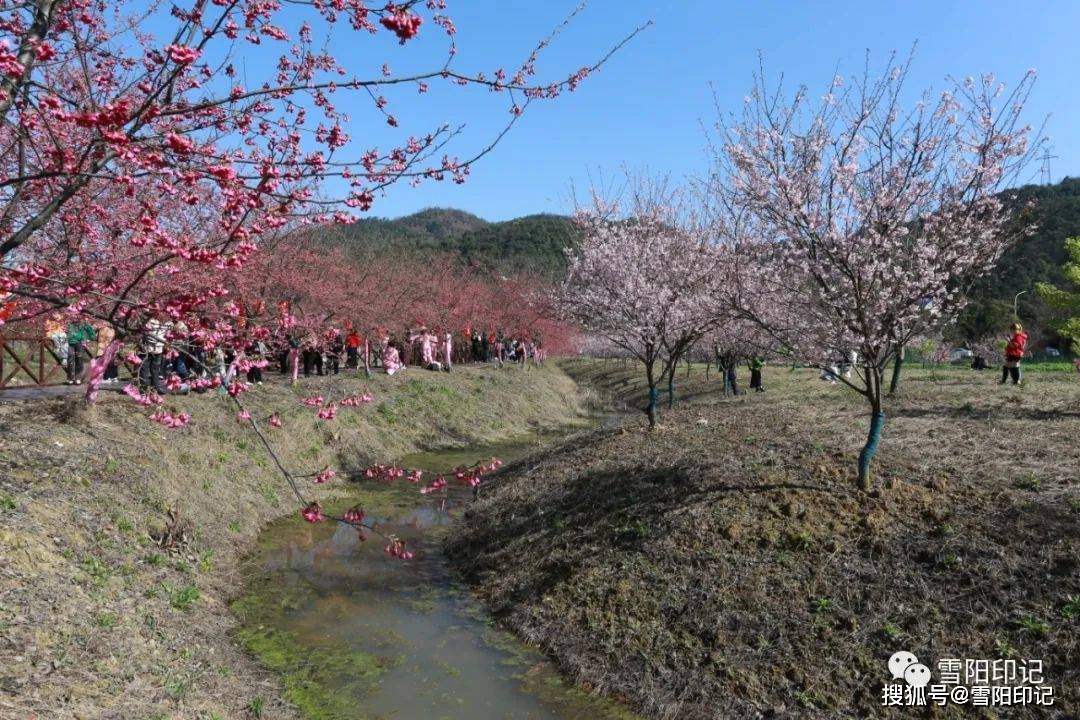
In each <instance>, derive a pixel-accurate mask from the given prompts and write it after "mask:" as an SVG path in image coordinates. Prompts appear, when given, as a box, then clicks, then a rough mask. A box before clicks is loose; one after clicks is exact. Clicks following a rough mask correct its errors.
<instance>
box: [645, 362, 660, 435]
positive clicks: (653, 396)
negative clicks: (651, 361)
mask: <svg viewBox="0 0 1080 720" xmlns="http://www.w3.org/2000/svg"><path fill="white" fill-rule="evenodd" d="M645 377H646V379H647V380H648V382H649V404H648V405H646V406H645V415H646V416H647V417H648V418H649V429H650V430H652V429H653V428H655V427H656V402H657V400H658V399H659V397H660V391H659V390H657V389H656V378H654V377H653V369H652V366H651V365H648V364H646V365H645Z"/></svg>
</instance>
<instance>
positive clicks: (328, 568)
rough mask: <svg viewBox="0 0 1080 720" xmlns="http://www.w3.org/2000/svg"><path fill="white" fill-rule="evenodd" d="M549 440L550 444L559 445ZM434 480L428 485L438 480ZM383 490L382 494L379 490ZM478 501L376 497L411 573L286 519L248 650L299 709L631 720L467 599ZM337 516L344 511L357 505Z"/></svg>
mask: <svg viewBox="0 0 1080 720" xmlns="http://www.w3.org/2000/svg"><path fill="white" fill-rule="evenodd" d="M547 440H551V438H548V439H547ZM544 442H545V439H544V438H537V437H530V438H525V439H522V440H521V441H519V442H514V443H504V444H500V445H492V446H477V447H472V448H468V449H465V450H454V451H447V452H433V453H423V454H420V455H415V456H411V457H406V458H403V459H402V461H401V463H400V465H401V466H402V467H406V468H420V469H423V470H425V471H427V473H436V472H439V471H443V472H445V471H446V470H448V469H450V468H452V467H456V466H459V465H471V464H473V463H475V462H477V461H480V460H484V461H486V460H489V459H490V458H492V457H498V458H500V459H502V460H504V461H511V460H514V459H516V458H519V457H521V456H523V455H525V454H526V453H528V452H530V451H532V450H535V449H536V448H537V446H538V444H541V443H544ZM427 473H425V474H427ZM368 487H370V484H369V486H368ZM470 497H471V491H469V490H467V489H458V488H453V487H452V488H451V489H450V492H449V494H448V495H444V496H442V497H437V496H434V495H426V496H425V495H421V494H420V492H419V488H418V487H416V486H415V485H409V484H407V483H405V484H399V485H394V486H389V485H382V486H379V487H375V488H374V489H367V488H365V489H364V491H363V494H362V496H361V497H360V498H359V500H361V501H362V502H363V503H364V506H365V510H366V511H367V512H368V514H369V518H374V519H376V520H377V521H378V522H379V523H380V525H381V526H382V528H383V530H384V531H388V532H392V533H394V534H396V535H397V536H399V537H401V538H403V539H404V540H406V541H407V543H408V546H409V547H410V548H411V549H413V550H414V551H415V552H416V557H415V559H413V560H412V561H410V562H402V561H401V560H397V559H395V558H392V557H389V556H388V555H387V554H386V553H385V552H384V551H383V546H384V544H385V543H384V542H381V541H380V540H381V539H380V538H378V537H377V536H374V535H371V534H370V533H369V537H368V539H367V541H361V540H360V539H359V538H358V536H357V532H356V531H355V530H354V529H352V528H351V527H348V526H346V525H342V524H338V523H319V524H317V525H312V524H309V523H305V522H304V521H303V520H301V519H300V518H299V516H295V517H288V518H283V519H281V520H279V521H277V522H275V523H273V524H272V525H270V526H269V527H268V528H267V529H266V530H265V531H264V532H263V534H262V535H261V537H260V540H259V549H258V552H257V553H256V555H255V557H254V558H253V559H252V563H253V566H252V569H251V571H250V573H249V584H248V591H247V593H246V594H245V595H244V596H243V597H241V598H240V599H239V600H238V601H237V602H236V603H235V604H234V609H235V610H236V611H237V613H238V615H239V616H240V617H241V619H242V620H243V625H242V628H241V630H240V632H239V636H240V639H241V641H242V642H244V643H245V644H246V645H247V646H248V648H249V649H250V650H252V652H254V653H255V654H256V655H257V656H259V657H260V658H261V659H262V660H263V661H264V662H265V663H266V664H268V665H269V666H270V667H271V668H273V669H275V670H276V671H278V672H279V673H281V674H282V676H283V677H284V679H285V682H286V685H287V687H288V693H287V694H288V697H289V699H290V700H291V701H292V702H294V703H296V704H297V705H299V706H300V707H301V709H302V710H303V712H304V715H305V716H306V717H308V718H315V719H318V720H338V719H341V720H345V719H346V718H347V719H349V720H355V719H358V718H366V719H371V720H383V719H389V718H395V719H400V720H428V719H433V720H434V719H438V720H459V719H460V720H488V719H489V718H490V719H492V720H497V719H500V718H507V719H511V718H512V719H514V720H518V719H521V720H533V719H536V720H541V719H543V720H569V719H573V720H578V719H581V720H585V719H588V720H593V719H596V720H604V719H605V718H622V719H626V718H632V717H633V716H632V715H631V714H630V713H628V712H627V711H626V710H625V709H624V708H622V707H621V706H618V705H617V704H615V703H612V702H609V701H606V700H601V699H597V698H594V697H591V696H589V695H587V694H586V693H584V692H582V691H580V690H578V689H576V688H574V687H571V686H569V685H568V684H567V683H565V682H564V681H563V680H562V679H561V678H560V676H559V674H558V672H557V671H556V670H555V668H554V667H553V666H552V664H551V663H550V662H549V661H547V660H546V659H545V658H544V657H543V656H542V655H541V654H540V653H538V652H537V651H536V650H534V649H532V648H529V647H527V646H525V645H523V644H522V643H520V642H518V641H517V640H516V639H515V638H514V637H513V636H512V635H510V634H509V633H507V632H505V631H502V630H500V629H498V628H496V627H495V626H494V625H493V622H492V621H491V619H490V618H489V617H488V616H487V615H486V613H485V610H484V609H483V607H482V606H481V604H480V603H479V602H478V601H477V600H475V599H473V598H472V597H471V596H470V595H469V593H468V591H467V589H466V588H463V587H461V586H459V585H458V584H457V583H456V582H455V580H454V579H453V577H452V576H451V573H450V571H449V569H448V567H447V565H446V561H445V559H444V557H443V555H442V552H441V549H440V547H441V543H442V540H443V538H444V537H445V534H446V533H447V532H453V525H454V522H455V521H456V519H457V517H458V516H459V515H460V513H461V511H462V509H463V507H464V506H465V505H466V504H467V502H468V501H469V498H470ZM357 500H358V498H356V497H353V498H349V499H346V500H342V501H340V502H338V503H335V504H334V506H333V507H332V508H331V509H333V510H339V509H341V508H344V507H348V506H350V505H352V504H353V503H355V502H357Z"/></svg>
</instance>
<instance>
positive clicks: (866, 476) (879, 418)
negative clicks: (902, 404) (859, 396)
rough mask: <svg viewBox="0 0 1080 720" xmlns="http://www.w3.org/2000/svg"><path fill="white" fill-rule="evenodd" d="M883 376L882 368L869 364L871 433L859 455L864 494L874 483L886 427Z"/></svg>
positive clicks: (867, 375)
mask: <svg viewBox="0 0 1080 720" xmlns="http://www.w3.org/2000/svg"><path fill="white" fill-rule="evenodd" d="M882 375H883V373H882V368H879V367H878V366H877V365H876V364H874V365H873V366H871V365H870V364H869V363H868V364H867V367H866V387H867V391H868V396H867V398H868V399H869V401H870V431H869V432H868V433H867V436H866V444H865V445H863V449H862V452H860V453H859V488H861V489H862V490H863V492H869V491H870V486H871V482H872V476H871V472H870V467H871V464H872V463H873V460H874V455H876V454H877V449H878V443H880V442H881V431H882V430H883V429H884V427H885V413H884V412H882V406H881V381H882V380H883V378H882Z"/></svg>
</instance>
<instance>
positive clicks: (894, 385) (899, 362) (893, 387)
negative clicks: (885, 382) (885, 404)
mask: <svg viewBox="0 0 1080 720" xmlns="http://www.w3.org/2000/svg"><path fill="white" fill-rule="evenodd" d="M903 366H904V348H902V347H901V348H900V349H899V350H897V351H896V357H895V358H894V359H893V366H892V380H890V381H889V396H890V397H892V396H893V395H895V394H896V391H897V390H899V389H900V369H901V368H902V367H903Z"/></svg>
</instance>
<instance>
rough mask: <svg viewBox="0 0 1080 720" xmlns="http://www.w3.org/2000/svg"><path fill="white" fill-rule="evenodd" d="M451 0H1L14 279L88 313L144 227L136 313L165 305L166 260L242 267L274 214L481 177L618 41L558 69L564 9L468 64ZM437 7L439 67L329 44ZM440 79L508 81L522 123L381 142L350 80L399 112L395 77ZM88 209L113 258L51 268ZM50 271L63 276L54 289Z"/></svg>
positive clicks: (6, 252)
mask: <svg viewBox="0 0 1080 720" xmlns="http://www.w3.org/2000/svg"><path fill="white" fill-rule="evenodd" d="M445 7H446V2H445V0H405V1H404V2H397V3H385V4H375V5H370V4H369V3H366V2H363V1H362V0H335V1H334V2H295V3H293V2H290V3H281V2H266V1H264V0H186V1H185V2H177V3H163V4H158V3H149V4H148V3H141V2H135V1H134V0H117V1H115V2H104V0H25V1H23V0H20V1H18V2H16V1H13V0H0V116H2V118H3V122H2V123H0V293H12V294H13V295H14V296H16V297H19V296H21V297H25V298H29V299H33V300H36V301H38V302H50V301H52V300H55V298H56V297H61V298H63V301H62V302H60V303H57V304H60V305H62V306H63V307H65V308H68V309H69V310H70V311H71V312H72V313H73V314H78V313H79V312H80V310H79V308H78V307H77V302H78V300H79V299H80V298H81V297H83V296H85V295H87V294H90V293H106V294H108V293H111V292H113V291H114V290H115V288H113V287H105V286H103V285H102V284H101V283H100V282H99V280H98V278H99V277H100V276H101V275H103V274H105V275H107V274H108V273H107V270H106V269H107V268H109V267H110V266H112V265H113V261H114V259H117V258H120V259H122V260H124V262H125V263H126V264H129V265H130V264H131V263H130V262H129V261H130V257H129V256H130V255H131V254H132V252H131V248H132V246H134V247H135V248H146V247H149V248H151V249H153V250H155V251H156V252H155V257H154V259H153V260H151V261H150V263H149V264H148V265H147V267H144V268H143V269H144V270H145V271H146V272H144V273H138V272H136V273H135V274H134V277H135V278H136V281H135V282H136V284H135V285H133V286H132V288H131V291H130V292H129V293H128V297H127V298H125V303H127V304H126V307H127V308H128V313H129V314H130V315H131V316H137V315H143V316H146V315H147V314H149V313H148V311H147V309H146V308H140V307H139V306H138V302H139V300H138V299H139V297H140V293H138V292H136V290H137V288H138V285H139V283H141V282H142V280H143V279H144V278H146V277H148V276H149V274H150V273H151V272H156V270H157V268H159V267H162V266H166V265H168V266H170V267H173V268H176V267H177V266H180V265H183V264H185V263H196V264H198V265H196V267H199V266H201V268H202V271H203V272H204V274H206V275H211V274H213V273H215V272H217V273H221V272H226V271H228V270H230V269H233V268H235V267H239V266H240V265H241V264H243V262H244V260H245V259H246V257H247V256H249V255H250V254H251V252H252V251H253V249H254V248H255V247H256V246H257V244H258V242H259V241H260V240H261V239H262V238H263V237H264V236H266V235H267V234H268V233H274V232H275V231H277V230H278V229H280V228H282V227H285V226H289V225H290V224H296V223H320V222H350V221H351V220H352V219H353V215H352V214H351V211H352V210H358V211H366V210H368V209H369V208H370V207H371V206H372V204H373V203H374V202H375V201H376V198H377V196H378V194H379V193H380V191H382V190H383V189H385V188H386V187H388V186H389V185H391V184H393V183H395V182H397V181H400V180H403V179H406V180H409V181H412V182H414V183H419V182H422V181H427V180H432V181H439V180H444V179H446V180H452V181H454V182H463V181H464V180H465V179H466V176H467V175H468V172H469V169H470V166H471V165H472V163H473V162H475V161H476V160H477V159H479V158H480V157H482V156H483V155H484V154H486V153H487V152H489V151H490V150H491V149H492V148H493V147H494V145H495V143H497V142H498V141H499V140H500V139H501V138H502V137H503V136H504V135H505V133H506V131H508V130H509V129H510V127H511V126H512V125H513V124H514V123H515V122H517V120H518V118H519V117H520V116H521V114H522V112H523V111H524V110H525V109H526V108H527V107H528V106H529V105H530V104H531V103H533V102H536V101H541V100H545V99H551V98H555V97H558V96H559V95H560V94H561V93H563V92H564V91H568V90H573V89H574V88H576V87H577V86H578V85H579V84H580V83H581V82H582V81H583V80H584V79H585V78H586V77H587V76H588V75H589V74H590V73H591V72H592V71H594V70H595V69H596V68H597V67H598V66H599V65H600V64H601V63H603V62H604V61H605V60H606V59H607V57H609V55H610V53H609V54H608V55H604V56H603V57H602V58H601V59H600V60H599V61H598V62H596V63H593V64H591V65H587V66H585V67H582V68H579V69H574V70H573V71H571V72H569V73H567V74H565V75H561V76H559V77H558V78H557V79H555V80H553V81H543V80H540V79H539V78H538V77H537V72H538V71H537V63H538V59H539V55H540V53H541V52H542V50H543V49H544V48H545V47H547V46H548V44H549V43H550V42H551V41H552V40H553V39H554V37H555V35H557V34H558V32H559V30H561V26H560V28H557V29H556V31H555V32H554V33H552V35H551V36H549V37H548V38H545V39H544V40H543V41H541V42H540V43H539V44H538V45H537V47H536V48H535V49H534V50H533V51H532V52H531V53H529V54H528V56H527V57H526V59H525V61H524V63H522V64H521V65H520V66H517V67H510V68H494V69H491V70H488V71H486V72H485V71H479V70H478V71H474V72H465V71H461V70H458V69H456V67H455V64H454V56H455V54H456V45H455V42H454V39H455V37H456V30H455V27H454V24H453V22H452V21H451V19H450V18H449V17H448V16H447V15H446V14H445V12H444V10H445ZM575 14H576V13H575ZM571 17H573V16H571ZM425 26H435V27H436V28H438V29H439V31H440V32H441V33H442V34H444V36H445V37H446V60H445V62H442V63H436V65H435V66H434V67H432V68H430V69H429V70H427V71H421V72H413V73H409V74H407V75H401V74H396V73H394V72H393V70H392V69H391V68H390V67H389V65H386V64H384V65H382V68H381V70H380V69H378V68H377V67H376V68H373V69H372V71H371V72H370V73H368V74H366V75H365V74H363V73H362V72H361V67H360V65H359V63H357V62H355V61H352V60H350V62H348V63H345V62H343V61H341V60H339V59H338V58H335V57H334V56H333V55H331V54H330V53H329V52H328V50H327V48H328V47H330V44H329V43H328V39H329V38H331V37H334V38H336V39H337V40H339V41H340V40H341V39H342V37H344V38H346V39H348V40H350V41H352V45H351V48H352V53H353V55H355V56H356V57H360V56H361V55H364V56H367V57H370V55H371V54H372V53H379V52H380V50H381V51H382V52H385V51H386V48H380V43H384V42H387V41H391V42H398V43H400V44H403V45H404V44H406V43H410V42H416V40H415V39H416V38H417V36H418V33H419V32H420V29H421V28H422V27H425ZM147 27H152V28H154V29H155V31H154V32H152V33H151V32H148V31H146V30H144V29H143V28H147ZM635 32H636V31H635ZM635 32H632V33H631V34H630V36H632V35H633V34H635ZM628 39H629V37H627V38H625V39H624V40H623V42H625V41H626V40H628ZM623 42H620V43H618V45H617V46H616V49H617V48H618V47H620V46H621V45H622V44H623ZM361 45H364V46H368V47H370V48H371V52H369V53H362V52H361V51H360V50H359V49H357V48H358V47H359V46H361ZM256 46H258V52H259V53H260V54H259V56H258V57H254V55H253V53H254V52H256ZM613 51H614V50H613ZM613 51H612V52H613ZM249 56H250V57H249ZM249 60H250V61H249ZM241 68H242V70H241ZM432 83H448V84H450V85H453V86H463V87H469V86H472V87H477V88H483V89H485V90H488V91H492V92H496V93H500V94H502V95H504V96H505V97H506V107H507V120H506V123H505V125H504V128H503V130H502V131H501V132H499V133H498V134H497V135H496V136H495V137H494V138H492V139H491V140H490V141H489V142H486V143H485V144H483V145H482V146H481V147H480V148H479V149H478V150H477V151H475V152H473V153H471V155H470V156H469V157H466V158H456V157H454V156H452V155H450V154H448V152H447V151H448V149H449V148H448V143H449V142H450V141H451V139H453V138H454V137H455V136H456V135H457V134H458V131H459V129H458V128H455V127H453V126H447V125H444V126H439V127H432V128H428V129H414V130H413V132H411V133H409V132H405V131H403V130H402V131H399V132H400V133H401V135H400V139H399V141H397V142H396V143H395V145H394V146H392V147H377V146H375V145H373V144H371V143H370V142H369V141H367V138H368V137H369V136H370V133H365V132H362V128H363V127H364V120H363V119H362V118H356V119H354V118H351V117H349V116H348V115H347V114H346V113H345V112H344V111H343V110H341V109H340V106H341V100H342V98H351V99H353V100H356V99H359V100H360V101H362V102H364V103H368V104H369V106H370V113H371V117H372V118H374V120H375V122H377V123H385V124H386V125H389V126H390V127H391V128H397V127H398V126H399V120H398V119H397V118H396V117H395V116H394V114H393V113H392V107H391V105H390V103H389V101H388V100H387V98H386V97H385V96H384V93H386V94H387V95H389V94H391V89H395V88H396V89H398V90H399V91H400V89H403V88H412V89H415V90H416V91H417V92H420V93H425V92H426V91H427V90H428V87H429V85H430V84H432ZM368 122H370V120H369V121H368ZM331 180H332V181H334V182H333V183H328V181H331ZM331 186H333V187H331ZM333 188H342V191H341V192H332V189H333ZM124 198H126V199H127V201H124V202H121V201H119V200H120V199H124ZM157 198H162V199H165V200H166V201H167V202H172V201H175V202H178V203H183V204H188V205H191V206H192V207H197V208H198V209H199V210H200V215H201V218H200V219H201V223H202V224H201V226H200V227H199V228H198V231H197V232H195V231H192V230H191V229H189V228H188V227H186V226H185V225H184V224H183V223H177V222H176V216H175V215H174V214H173V215H170V213H169V212H163V211H161V210H159V208H158V205H157V204H156V203H155V199H157ZM80 218H87V219H89V218H94V219H95V220H96V222H89V221H87V222H83V223H81V224H82V227H81V228H80V229H79V230H80V233H81V237H80V238H79V241H78V243H76V244H73V245H70V246H69V247H68V250H69V252H70V254H71V256H72V257H73V258H85V259H87V263H86V264H87V265H91V264H92V263H96V265H97V266H98V267H99V268H100V271H99V272H97V273H94V274H92V275H91V276H89V277H87V278H85V279H84V280H82V281H80V282H78V283H74V282H71V281H68V280H65V279H61V278H54V277H51V274H52V272H53V270H54V267H53V262H54V258H53V257H51V256H42V255H41V252H40V251H41V246H40V245H35V243H34V240H35V239H36V238H38V237H40V236H42V235H46V236H48V237H49V238H50V239H51V241H52V242H57V240H56V239H57V238H60V237H61V236H64V235H67V236H68V237H73V233H72V232H70V229H71V226H72V225H73V223H78V221H79V219H80ZM139 243H142V244H139ZM158 251H163V252H158ZM134 254H135V255H137V256H139V257H140V258H142V260H145V256H144V255H143V254H140V253H139V252H138V251H136V252H135V253H134ZM91 259H92V263H91V262H90V260H91ZM142 260H140V261H139V262H141V261H142ZM106 284H107V283H106ZM45 285H53V286H54V288H53V291H54V292H52V293H48V292H46V293H42V292H41V290H42V288H43V287H44V286H45ZM50 298H51V299H50ZM136 324H137V323H136ZM122 329H123V328H118V331H119V330H122Z"/></svg>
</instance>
